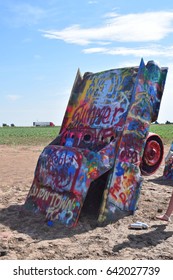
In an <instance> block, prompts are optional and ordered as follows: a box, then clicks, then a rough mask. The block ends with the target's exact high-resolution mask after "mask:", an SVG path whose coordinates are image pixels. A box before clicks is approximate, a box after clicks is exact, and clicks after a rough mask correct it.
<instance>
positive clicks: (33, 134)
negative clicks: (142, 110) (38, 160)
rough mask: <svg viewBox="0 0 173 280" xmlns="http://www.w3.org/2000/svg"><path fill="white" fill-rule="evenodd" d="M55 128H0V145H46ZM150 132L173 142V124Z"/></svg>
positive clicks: (167, 141)
mask: <svg viewBox="0 0 173 280" xmlns="http://www.w3.org/2000/svg"><path fill="white" fill-rule="evenodd" d="M59 130H60V126H56V127H0V145H2V144H5V145H38V146H39V145H47V144H49V143H50V142H51V141H52V140H53V139H54V138H55V137H56V136H57V135H58V133H59ZM150 131H151V132H153V133H157V134H158V135H160V137H161V138H162V140H163V142H164V144H170V143H171V142H172V141H173V124H152V125H151V126H150Z"/></svg>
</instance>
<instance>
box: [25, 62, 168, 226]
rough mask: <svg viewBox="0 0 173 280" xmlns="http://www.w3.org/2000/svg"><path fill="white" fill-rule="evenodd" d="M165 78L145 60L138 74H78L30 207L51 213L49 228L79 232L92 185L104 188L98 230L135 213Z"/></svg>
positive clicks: (42, 157)
mask: <svg viewBox="0 0 173 280" xmlns="http://www.w3.org/2000/svg"><path fill="white" fill-rule="evenodd" d="M166 74H167V68H159V67H158V66H157V65H156V64H155V63H154V62H148V63H147V65H145V64H144V62H143V60H142V61H141V64H140V66H139V67H128V68H120V69H113V70H107V71H103V72H100V73H94V74H93V73H85V74H84V76H83V77H82V76H81V74H80V72H79V71H78V72H77V75H76V78H75V82H74V85H73V88H72V92H71V96H70V99H69V103H68V105H67V109H66V112H65V116H64V119H63V122H62V126H61V130H60V133H59V135H58V136H57V138H56V139H54V140H53V141H52V142H51V143H50V144H49V145H48V146H47V147H45V149H44V150H43V152H42V153H41V155H40V157H39V159H38V163H37V166H36V170H35V176H34V180H33V184H32V186H31V189H30V191H29V193H28V196H27V198H26V202H25V204H24V207H25V208H26V209H30V210H32V211H34V212H42V213H44V214H45V216H46V220H48V221H49V222H50V221H56V222H58V223H62V224H64V225H66V226H69V227H71V226H75V225H76V223H77V221H78V218H79V215H80V211H81V209H82V207H83V204H84V202H85V199H86V196H87V194H88V192H89V190H90V189H91V185H92V186H93V188H96V187H97V186H98V187H99V184H100V182H102V184H104V188H105V190H104V192H103V196H102V204H101V211H100V214H99V219H98V220H99V222H105V221H110V220H117V219H118V218H120V217H122V215H124V214H129V213H131V212H134V211H135V209H136V205H137V202H138V198H139V194H140V189H141V186H142V177H141V162H142V160H143V154H144V148H145V145H146V139H147V137H148V131H149V125H150V123H151V122H152V121H155V120H156V119H157V116H158V112H159V107H160V102H161V98H162V94H163V89H164V84H165V80H166ZM145 158H147V157H145ZM105 174H106V175H105ZM103 175H104V176H105V177H104V180H103V179H102V180H100V181H99V180H98V179H99V178H102V176H103Z"/></svg>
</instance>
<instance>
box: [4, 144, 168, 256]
mask: <svg viewBox="0 0 173 280" xmlns="http://www.w3.org/2000/svg"><path fill="white" fill-rule="evenodd" d="M42 148H43V147H28V146H27V147H21V146H17V147H11V146H3V145H1V146H0V260H2V259H9V260H10V259H20V260H21V259H22V260H24V259H28V260H31V259H32V260H33V259H35V260H38V259H46V260H50V259H51V260H53V259H57V260H58V259H69V260H71V259H117V260H128V259H131V260H132V259H138V260H141V259H173V222H172V223H169V224H167V223H166V222H162V221H159V220H156V218H155V216H156V215H157V214H158V212H160V213H161V212H163V211H164V210H165V209H166V207H167V204H168V201H169V198H170V196H171V193H172V186H173V181H165V180H163V179H162V174H163V168H164V162H163V164H162V165H161V167H160V168H159V170H158V171H157V172H156V173H155V174H154V175H152V176H149V177H144V183H143V188H142V192H141V195H140V199H139V205H138V209H137V210H136V212H135V214H134V215H133V216H128V217H125V218H123V219H121V220H119V221H118V222H115V223H112V224H109V225H107V226H104V227H98V226H97V221H96V219H95V218H94V217H93V216H86V215H81V217H80V219H79V222H78V225H77V227H76V228H74V229H67V228H64V227H62V226H54V227H48V226H47V225H46V224H45V222H44V217H42V216H40V215H39V216H35V215H34V214H31V215H27V216H24V215H21V214H20V210H21V205H22V204H23V203H24V201H25V198H26V196H27V194H28V191H29V189H30V186H31V184H32V180H33V174H34V170H35V166H36V162H37V159H38V156H39V155H40V153H41V151H42ZM168 149H169V147H168V146H165V155H166V153H167V151H168ZM136 221H141V222H145V223H147V224H148V225H149V228H148V229H142V230H132V229H128V225H129V224H130V223H132V222H136Z"/></svg>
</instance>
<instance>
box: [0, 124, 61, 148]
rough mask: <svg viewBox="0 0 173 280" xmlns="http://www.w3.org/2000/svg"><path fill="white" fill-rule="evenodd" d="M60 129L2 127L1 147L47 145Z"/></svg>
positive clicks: (55, 127)
mask: <svg viewBox="0 0 173 280" xmlns="http://www.w3.org/2000/svg"><path fill="white" fill-rule="evenodd" d="M59 130H60V127H57V126H54V127H0V145H2V144H5V145H47V144H49V143H50V142H51V141H52V140H53V139H54V138H55V137H56V136H57V135H58V133H59Z"/></svg>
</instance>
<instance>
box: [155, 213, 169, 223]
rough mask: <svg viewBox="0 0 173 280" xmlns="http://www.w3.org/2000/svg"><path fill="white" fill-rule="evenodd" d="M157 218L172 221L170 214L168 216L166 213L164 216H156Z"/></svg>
mask: <svg viewBox="0 0 173 280" xmlns="http://www.w3.org/2000/svg"><path fill="white" fill-rule="evenodd" d="M156 219H158V220H161V221H165V222H171V218H170V217H169V216H167V215H166V214H164V215H162V216H156Z"/></svg>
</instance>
